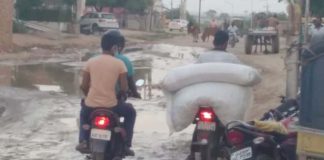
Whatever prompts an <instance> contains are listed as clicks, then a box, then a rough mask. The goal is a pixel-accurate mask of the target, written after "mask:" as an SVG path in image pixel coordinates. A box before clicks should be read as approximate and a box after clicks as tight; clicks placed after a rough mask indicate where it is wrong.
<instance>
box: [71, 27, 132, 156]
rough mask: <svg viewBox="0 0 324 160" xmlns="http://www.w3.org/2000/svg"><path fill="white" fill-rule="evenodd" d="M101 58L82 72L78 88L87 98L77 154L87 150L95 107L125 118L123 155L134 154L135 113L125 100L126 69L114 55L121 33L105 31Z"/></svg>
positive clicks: (118, 47)
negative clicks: (103, 108)
mask: <svg viewBox="0 0 324 160" xmlns="http://www.w3.org/2000/svg"><path fill="white" fill-rule="evenodd" d="M101 47H102V51H103V53H102V55H100V56H97V57H95V58H92V59H90V60H89V61H88V62H87V63H86V66H85V68H84V70H83V80H82V84H81V89H82V91H83V93H84V94H85V95H86V98H85V100H82V102H81V111H80V137H79V145H78V146H77V147H76V149H77V150H78V151H80V152H86V151H87V150H88V148H89V147H88V142H89V138H90V126H89V125H87V124H90V123H91V122H89V119H90V118H89V116H90V114H91V112H93V111H94V110H95V109H96V108H101V107H106V108H109V109H111V110H112V111H113V112H115V113H117V114H118V115H119V116H122V117H124V118H125V121H124V124H125V125H124V127H125V129H126V132H127V142H126V143H127V144H126V146H127V147H126V148H125V152H126V154H127V155H129V156H132V155H134V154H135V153H134V151H132V150H131V149H130V148H131V146H132V138H133V128H134V124H135V119H136V111H135V109H134V108H133V106H132V105H131V104H129V103H125V100H126V99H127V91H128V84H127V69H126V66H125V65H124V63H123V62H122V61H121V60H119V59H117V58H115V57H114V55H115V54H117V52H119V51H120V48H121V47H120V34H117V33H116V32H108V33H106V34H105V35H104V36H103V37H102V39H101ZM117 82H119V84H120V89H119V90H120V91H119V93H118V96H117V97H119V98H118V99H117V97H116V95H117V94H116V87H115V86H116V84H117Z"/></svg>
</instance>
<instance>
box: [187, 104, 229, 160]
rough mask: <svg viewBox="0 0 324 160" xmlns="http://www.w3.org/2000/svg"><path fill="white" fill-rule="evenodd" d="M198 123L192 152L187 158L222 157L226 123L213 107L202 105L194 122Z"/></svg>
mask: <svg viewBox="0 0 324 160" xmlns="http://www.w3.org/2000/svg"><path fill="white" fill-rule="evenodd" d="M193 124H195V125H196V127H195V130H194V133H193V138H192V143H191V153H190V155H189V157H188V158H187V160H215V159H217V158H218V157H220V154H219V150H220V147H219V146H221V145H220V143H222V139H223V135H224V129H225V127H224V125H223V124H222V122H221V121H220V119H219V118H218V117H217V115H216V114H215V112H214V110H213V108H212V107H200V108H199V110H198V112H197V114H196V118H195V120H194V122H193Z"/></svg>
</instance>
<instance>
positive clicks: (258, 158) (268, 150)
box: [224, 100, 299, 160]
mask: <svg viewBox="0 0 324 160" xmlns="http://www.w3.org/2000/svg"><path fill="white" fill-rule="evenodd" d="M298 112H299V108H298V104H297V101H296V100H287V101H283V103H282V104H281V105H280V106H279V107H277V108H276V109H273V110H270V111H269V112H267V113H265V114H264V116H263V117H262V118H261V120H263V121H266V120H273V121H281V120H283V119H286V118H294V117H296V116H297V115H298ZM296 137H297V134H296V133H290V134H288V135H285V134H280V133H277V132H264V131H261V130H260V129H258V128H256V127H255V126H254V125H253V122H249V123H246V122H241V121H233V122H230V123H228V124H227V125H226V127H225V141H226V145H225V146H224V148H226V150H227V152H228V155H229V156H228V157H227V159H230V160H295V159H296V154H295V151H296Z"/></svg>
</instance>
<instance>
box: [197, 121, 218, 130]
mask: <svg viewBox="0 0 324 160" xmlns="http://www.w3.org/2000/svg"><path fill="white" fill-rule="evenodd" d="M198 129H199V130H205V131H215V130H216V123H215V122H198Z"/></svg>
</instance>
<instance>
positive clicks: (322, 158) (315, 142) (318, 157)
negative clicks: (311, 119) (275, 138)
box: [295, 126, 324, 160]
mask: <svg viewBox="0 0 324 160" xmlns="http://www.w3.org/2000/svg"><path fill="white" fill-rule="evenodd" d="M295 129H296V131H297V132H298V143H297V154H298V159H299V160H324V130H318V129H313V128H308V127H302V126H296V128H295Z"/></svg>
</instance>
